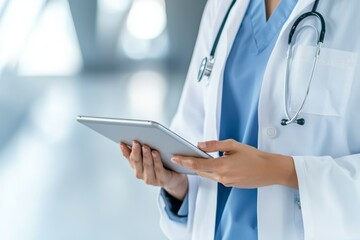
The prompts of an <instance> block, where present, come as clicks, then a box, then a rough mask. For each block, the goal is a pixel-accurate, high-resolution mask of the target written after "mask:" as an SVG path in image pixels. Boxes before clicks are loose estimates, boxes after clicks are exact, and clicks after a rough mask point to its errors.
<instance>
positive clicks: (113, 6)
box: [98, 0, 131, 12]
mask: <svg viewBox="0 0 360 240" xmlns="http://www.w3.org/2000/svg"><path fill="white" fill-rule="evenodd" d="M98 4H99V8H100V9H101V10H103V11H106V12H123V11H125V10H126V9H128V7H129V6H130V4H131V0H98Z"/></svg>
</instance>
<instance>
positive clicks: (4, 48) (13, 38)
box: [0, 0, 45, 71]
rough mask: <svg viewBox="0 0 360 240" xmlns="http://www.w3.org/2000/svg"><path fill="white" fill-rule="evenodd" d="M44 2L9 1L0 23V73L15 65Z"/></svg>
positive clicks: (36, 0)
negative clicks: (9, 65) (10, 65)
mask: <svg viewBox="0 0 360 240" xmlns="http://www.w3.org/2000/svg"><path fill="white" fill-rule="evenodd" d="M44 4H45V0H31V1H24V0H11V1H10V2H9V5H8V7H7V8H6V11H5V13H4V16H3V18H2V19H1V22H0V36H1V37H0V53H1V54H0V71H1V70H2V69H3V68H4V67H5V66H6V65H8V64H15V62H16V60H17V58H18V55H19V53H20V51H21V50H22V48H23V46H24V44H25V42H26V39H27V38H28V36H29V33H30V32H31V30H32V28H33V26H34V24H35V21H36V19H37V17H38V16H39V14H40V13H41V10H42V8H43V6H44Z"/></svg>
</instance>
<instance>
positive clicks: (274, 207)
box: [159, 0, 360, 240]
mask: <svg viewBox="0 0 360 240" xmlns="http://www.w3.org/2000/svg"><path fill="white" fill-rule="evenodd" d="M230 2H231V0H209V1H208V3H207V5H206V8H205V11H204V14H203V19H202V23H201V26H200V31H199V36H198V40H197V44H196V46H195V50H194V55H193V58H192V62H191V65H190V68H189V73H188V76H187V80H186V83H185V86H184V90H183V95H182V98H181V101H180V104H179V108H178V111H177V114H176V115H175V117H174V120H173V124H172V129H173V130H174V131H176V132H177V133H179V134H180V135H181V136H183V137H185V138H187V139H189V140H190V141H192V142H194V143H196V142H198V141H202V140H214V139H218V136H219V123H220V121H219V120H220V113H221V99H222V79H223V71H224V66H225V63H226V58H227V56H228V54H229V51H230V49H231V46H232V43H233V41H234V38H235V35H236V33H237V31H238V29H239V26H240V24H241V21H242V18H243V16H244V13H245V11H246V8H247V5H248V3H249V0H238V1H237V3H236V4H235V6H234V8H233V10H232V11H231V14H230V16H229V19H228V21H227V23H226V26H225V28H224V31H223V34H222V36H221V39H220V42H219V45H218V49H217V52H216V57H215V66H214V70H213V72H212V75H211V78H210V82H209V84H205V83H198V82H197V73H198V68H199V66H200V62H201V60H202V58H203V57H204V56H208V55H209V53H210V49H211V47H212V44H213V42H214V39H215V36H216V34H217V31H218V29H219V26H220V24H221V21H222V20H223V17H224V15H225V12H226V10H227V9H228V6H229V5H230ZM313 2H314V1H313V0H298V3H297V5H296V6H295V8H294V10H293V12H292V14H291V15H290V17H289V19H288V20H287V22H286V23H285V24H284V26H283V28H282V30H281V33H280V35H279V38H278V40H277V43H276V45H275V47H274V50H273V52H272V54H271V56H270V59H269V63H268V66H267V68H266V71H265V74H264V78H263V83H262V88H261V93H260V101H259V107H258V111H259V136H258V139H259V140H258V146H259V149H261V150H263V151H267V152H272V153H280V154H286V155H291V156H293V158H294V161H295V167H296V173H297V176H298V182H299V191H297V190H295V189H292V188H288V187H284V186H268V187H262V188H259V190H258V231H259V239H260V240H271V239H274V240H281V239H284V240H292V239H320V240H331V239H336V240H345V239H360V111H359V108H360V66H359V62H360V61H359V60H358V55H359V53H360V1H359V0H322V1H320V3H319V8H318V11H319V12H321V13H322V14H323V16H324V18H325V20H326V24H327V25H326V26H327V29H326V30H327V32H326V37H325V43H324V46H323V49H322V52H321V56H320V60H319V63H318V67H317V72H316V76H315V79H314V82H313V84H312V85H311V89H310V93H309V97H308V100H307V102H306V104H305V106H304V109H303V111H302V113H301V117H304V118H305V120H306V124H305V125H304V126H299V125H297V124H292V125H289V126H286V127H283V126H281V125H280V121H281V119H282V118H284V117H285V115H284V87H283V86H284V75H285V64H286V51H287V39H288V33H289V29H290V27H291V26H292V23H293V22H294V21H295V19H296V18H297V17H299V16H300V15H301V14H302V13H304V12H305V11H309V10H310V9H311V8H312V4H313ZM309 23H310V24H312V25H314V24H315V25H317V22H316V21H312V20H309V21H307V24H309ZM299 43H300V45H298V46H296V53H295V60H294V62H293V66H292V68H291V69H292V75H291V80H290V84H291V86H290V96H291V105H290V106H291V111H292V113H293V111H296V110H297V107H298V106H299V101H301V100H302V99H303V96H304V93H305V92H304V91H305V88H306V87H307V83H308V80H309V76H310V75H309V74H310V70H311V67H312V64H313V59H314V54H315V52H314V48H313V47H312V46H313V45H314V35H313V34H312V32H311V31H305V32H304V34H302V35H300V36H299ZM244 61H246V59H244ZM229 108H231V106H229ZM189 182H190V186H189V215H188V222H187V224H186V225H182V224H179V223H176V222H172V221H170V220H169V219H168V217H167V215H166V213H165V211H164V210H163V208H164V203H163V201H162V199H161V198H159V203H160V211H161V220H160V225H161V228H162V229H163V231H164V233H165V234H166V235H167V236H168V237H169V238H170V239H201V240H203V239H213V237H214V225H215V214H216V213H215V212H216V194H217V183H216V182H213V181H210V180H208V179H205V178H201V177H196V176H189Z"/></svg>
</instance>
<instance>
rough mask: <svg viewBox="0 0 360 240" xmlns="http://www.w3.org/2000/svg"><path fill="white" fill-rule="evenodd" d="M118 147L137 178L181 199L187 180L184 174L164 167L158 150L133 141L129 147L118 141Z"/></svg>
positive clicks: (186, 188)
mask: <svg viewBox="0 0 360 240" xmlns="http://www.w3.org/2000/svg"><path fill="white" fill-rule="evenodd" d="M120 149H121V151H122V154H123V155H124V157H125V158H126V159H127V160H128V161H129V164H130V166H131V167H132V169H133V170H134V172H135V176H136V177H137V178H138V179H141V180H143V181H144V182H145V183H146V184H148V185H153V186H159V187H162V188H164V189H165V190H166V191H167V192H168V193H169V194H170V195H172V196H173V197H175V198H177V199H179V200H183V199H184V197H185V195H186V193H187V190H188V180H187V177H186V176H185V175H184V174H180V173H177V172H174V171H170V170H167V169H165V168H164V166H163V164H162V162H161V159H160V154H159V152H158V151H155V150H152V149H150V147H148V146H146V145H143V146H141V144H140V143H138V142H136V141H134V142H133V144H132V147H131V148H130V147H129V146H127V145H126V144H124V143H120Z"/></svg>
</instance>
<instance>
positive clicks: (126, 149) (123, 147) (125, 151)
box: [120, 143, 131, 159]
mask: <svg viewBox="0 0 360 240" xmlns="http://www.w3.org/2000/svg"><path fill="white" fill-rule="evenodd" d="M120 149H121V152H122V154H123V156H124V157H125V158H127V159H129V158H130V153H131V149H130V148H129V147H128V145H126V144H125V143H120Z"/></svg>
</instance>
